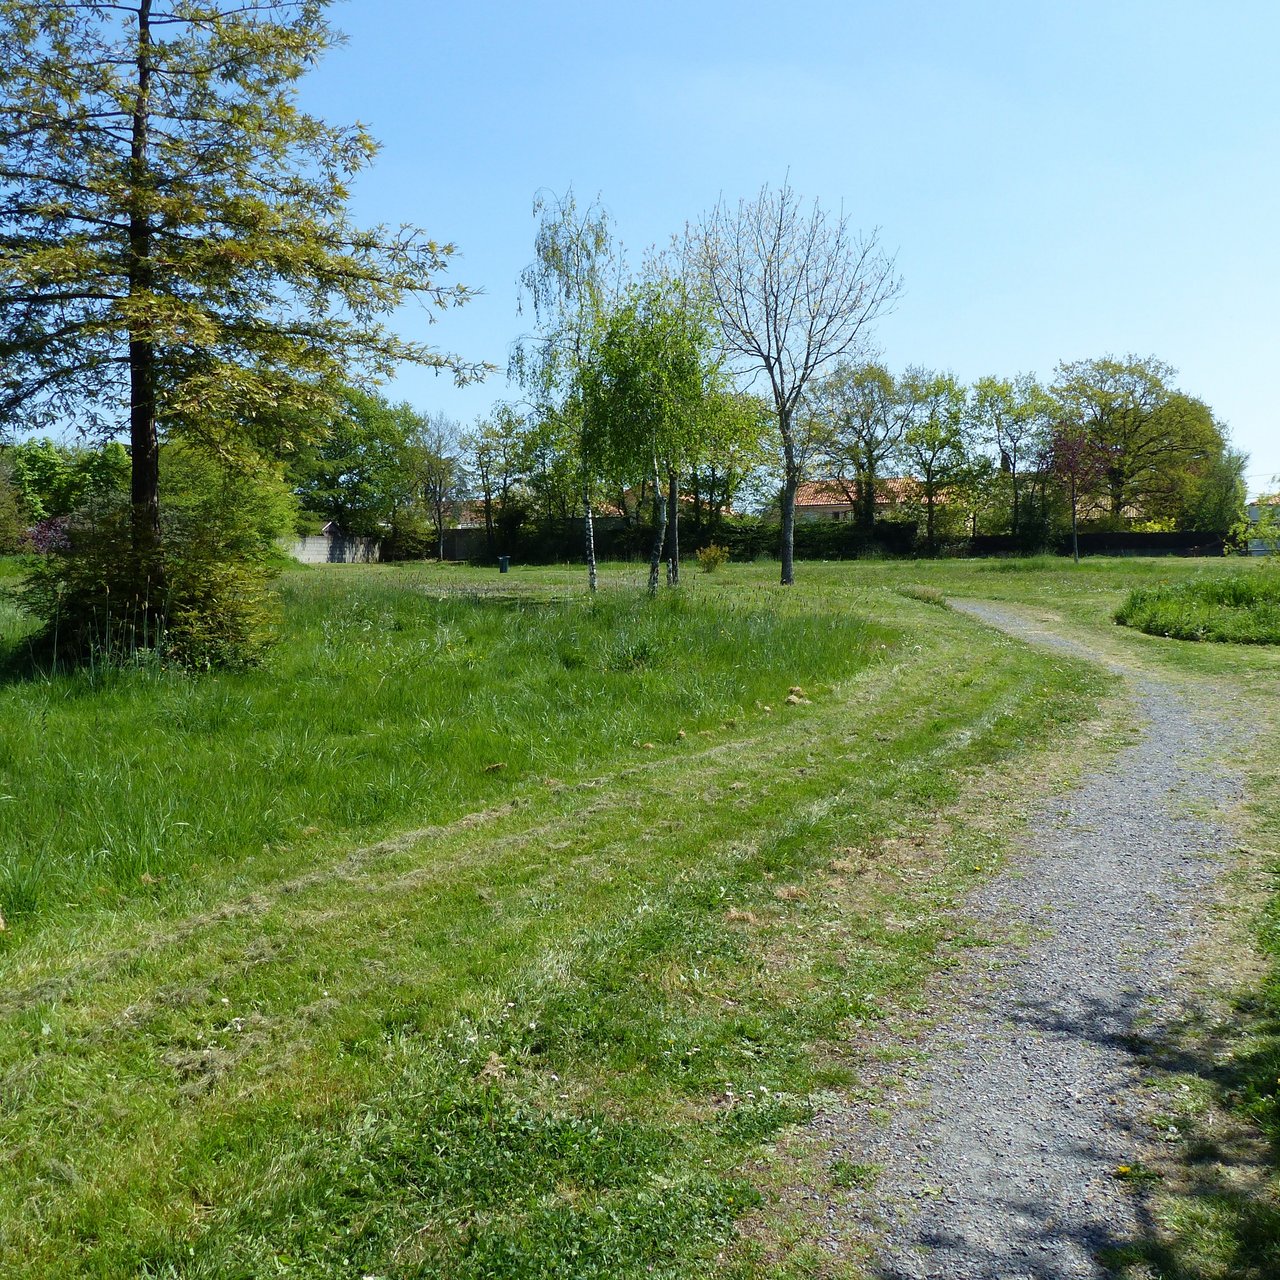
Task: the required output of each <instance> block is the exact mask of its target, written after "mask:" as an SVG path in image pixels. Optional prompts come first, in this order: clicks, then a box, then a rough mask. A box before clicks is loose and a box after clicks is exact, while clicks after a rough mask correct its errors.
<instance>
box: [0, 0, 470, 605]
mask: <svg viewBox="0 0 1280 1280" xmlns="http://www.w3.org/2000/svg"><path fill="white" fill-rule="evenodd" d="M326 7H327V0H296V2H295V0H204V2H202V0H115V2H113V3H105V0H103V2H99V0H80V2H77V0H66V2H64V3H58V4H49V3H44V2H42V0H0V164H2V165H3V167H4V172H5V178H6V185H5V191H4V194H3V196H0V243H3V246H4V252H3V257H0V280H2V282H3V288H2V289H0V335H2V337H0V360H2V361H3V364H4V367H5V372H6V384H5V391H4V393H3V397H2V398H0V411H3V413H4V414H5V415H6V416H7V417H9V418H10V419H11V420H17V421H19V422H20V423H21V424H23V425H26V426H37V427H38V426H41V425H44V424H47V423H49V422H52V421H55V420H70V419H74V420H75V421H77V422H80V423H83V424H84V425H85V427H86V429H87V430H88V431H90V432H91V433H95V434H98V435H99V436H102V437H108V436H112V435H114V434H116V433H117V432H122V433H125V434H127V436H128V440H129V456H130V463H131V486H130V489H131V492H130V499H131V501H130V507H131V523H130V530H131V532H130V538H129V558H130V562H131V575H130V576H131V579H132V587H131V588H130V589H131V591H132V593H133V596H134V597H135V600H136V601H137V602H138V604H139V607H143V608H144V609H145V611H146V612H147V614H148V616H149V619H150V621H151V623H152V624H154V623H155V622H157V621H159V620H160V618H161V616H162V615H163V613H164V611H165V609H166V608H168V607H169V606H170V605H174V606H175V607H176V603H177V602H175V601H174V600H173V599H172V596H171V593H170V592H169V591H168V590H167V587H166V581H167V572H166V564H167V550H166V546H165V539H164V536H163V527H162V521H161V518H160V501H161V488H160V480H159V477H160V450H159V446H160V442H161V441H162V440H163V439H172V440H184V441H187V442H188V443H189V444H190V445H191V446H192V447H194V448H199V449H201V450H203V451H204V452H206V453H208V454H210V455H212V456H217V457H219V458H221V459H223V460H225V461H228V462H233V463H236V464H238V465H240V466H241V467H242V469H246V470H252V468H253V466H254V464H255V457H254V455H255V452H256V449H255V444H256V442H257V440H258V437H259V431H260V424H261V423H262V421H263V420H264V419H269V420H271V421H272V422H276V423H279V422H292V423H295V424H299V428H300V429H301V430H305V429H306V428H305V424H307V423H309V422H311V421H322V420H323V419H324V417H325V416H326V414H327V411H328V409H329V408H330V406H331V404H332V401H333V398H334V397H335V396H336V395H337V394H338V392H339V390H340V388H341V386H342V385H344V384H345V382H346V380H347V377H348V373H349V368H350V367H351V365H352V364H353V363H354V364H355V365H358V366H361V367H363V368H365V369H366V370H369V371H371V372H375V373H377V372H387V371H390V369H391V368H392V367H393V366H394V365H395V363H396V362H398V361H402V360H410V361H417V362H420V363H424V364H428V365H434V366H436V367H438V368H449V369H452V370H453V371H454V372H455V373H456V374H457V375H459V376H462V377H465V376H467V375H469V374H471V373H474V372H476V370H475V369H474V367H468V366H465V365H464V364H463V363H462V362H461V361H459V360H458V359H457V358H455V357H452V356H448V355H444V354H441V353H440V352H438V351H434V350H432V349H430V348H429V347H427V346H425V345H423V344H420V343H415V342H407V341H404V340H402V339H400V338H398V337H396V336H395V335H394V334H393V333H391V332H390V331H389V330H388V329H387V328H386V327H385V326H384V325H383V324H382V323H381V317H383V316H385V315H386V314H388V313H389V312H390V311H391V310H392V309H393V308H394V307H395V306H396V305H397V304H398V303H399V302H400V301H401V299H402V298H404V297H405V296H406V295H412V294H416V295H418V296H420V297H424V298H426V299H427V300H428V301H429V302H431V303H434V304H436V305H438V306H448V305H450V304H454V303H459V302H462V301H464V300H465V299H466V297H467V296H468V294H467V290H466V289H465V288H464V287H463V286H454V287H451V288H446V287H443V286H441V285H440V284H439V283H438V279H437V277H438V274H439V272H440V271H441V270H443V269H444V268H445V267H446V265H447V263H448V259H449V257H450V255H451V254H452V252H453V247H452V246H451V245H447V244H439V243H437V242H436V241H434V240H432V239H431V238H430V237H428V236H427V235H426V234H425V233H423V232H421V231H418V230H415V229H413V228H410V227H401V228H399V229H392V230H389V229H386V228H374V229H372V230H367V229H362V228H359V227H357V226H356V225H354V224H353V222H352V221H351V219H350V217H349V215H348V212H347V208H346V204H347V199H348V194H349V189H350V182H351V178H352V176H353V175H354V174H355V173H357V172H358V171H359V170H360V169H362V168H364V167H365V166H366V165H367V164H368V163H369V161H370V160H371V159H372V158H373V155H374V152H375V150H376V146H375V143H374V142H373V140H372V139H371V138H370V137H369V135H368V134H367V133H366V131H365V130H364V129H363V128H361V127H358V126H357V127H354V128H336V127H333V126H330V125H328V124H326V123H324V122H323V121H321V120H318V119H316V118H314V117H313V116H310V115H308V114H306V113H305V112H304V111H302V110H301V109H300V107H299V105H298V101H297V84H298V81H299V79H300V77H301V76H302V75H303V73H304V72H305V71H306V69H307V67H308V66H310V65H311V64H312V63H314V62H315V60H316V59H317V58H318V57H320V56H321V55H322V54H323V53H324V52H325V51H326V50H327V49H329V48H330V47H332V46H333V44H334V43H335V42H336V40H337V38H338V37H337V36H336V35H335V33H334V32H333V31H332V30H331V28H330V27H329V26H328V24H327V23H326V21H325V18H324V12H325V9H326Z"/></svg>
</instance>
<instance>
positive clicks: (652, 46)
mask: <svg viewBox="0 0 1280 1280" xmlns="http://www.w3.org/2000/svg"><path fill="white" fill-rule="evenodd" d="M331 16H332V18H333V21H334V23H335V25H337V26H338V27H339V28H341V29H342V30H343V31H345V32H346V33H347V35H348V36H349V41H348V43H347V44H346V46H345V47H343V48H342V49H340V50H338V51H336V52H335V53H333V54H332V55H330V56H329V57H328V58H327V59H326V60H325V61H324V62H323V63H322V64H321V65H320V67H319V68H318V69H317V70H316V71H315V72H314V73H313V74H312V75H311V76H310V77H309V78H308V81H307V83H306V87H305V91H304V101H305V103H306V105H307V106H308V107H309V108H310V109H312V110H314V111H317V112H318V113H320V114H322V115H324V116H325V117H326V118H327V119H329V120H331V121H332V122H334V123H338V122H349V121H352V120H356V119H359V120H361V121H363V122H364V123H366V124H368V125H369V126H370V127H371V129H372V131H373V133H374V135H375V136H376V137H377V138H379V139H380V140H381V142H382V143H383V146H384V149H383V152H382V154H381V156H380V157H379V159H378V161H377V162H376V164H375V165H374V167H373V169H372V170H370V171H369V172H368V173H367V174H366V175H364V176H363V177H362V178H361V179H360V180H359V185H358V188H357V193H356V201H355V206H356V212H357V214H358V216H359V217H360V218H361V219H362V220H364V221H386V222H390V223H399V222H402V221H403V222H413V223H416V224H418V225H421V226H423V227H425V228H426V229H427V230H428V231H429V232H430V233H431V234H432V235H433V236H435V237H436V238H437V239H441V240H452V241H454V242H456V243H457V244H458V246H459V248H460V250H461V254H462V256H461V257H460V259H458V260H457V262H456V267H455V268H454V270H453V271H452V273H451V274H452V275H453V276H455V277H456V279H458V280H460V281H465V282H466V283H467V284H468V285H470V286H473V287H479V288H482V289H483V290H484V296H482V297H480V298H478V299H476V300H475V301H474V302H473V303H471V304H470V305H469V306H467V307H466V308H465V309H463V310H461V311H455V312H450V313H447V314H445V315H443V316H441V318H440V319H439V321H438V322H437V323H436V324H434V325H430V326H428V324H427V322H426V318H425V313H424V312H423V310H422V309H421V308H419V307H414V308H410V309H407V310H406V311H405V312H404V313H403V314H402V315H401V316H400V317H398V319H397V325H398V327H400V328H401V329H402V331H404V332H405V333H406V334H412V335H413V336H416V337H425V338H427V339H428V340H430V341H431V342H432V343H433V344H434V345H436V346H439V347H443V348H447V349H450V350H454V351H457V352H460V353H461V354H463V355H464V356H466V357H467V358H469V359H480V360H488V361H491V362H492V363H494V364H496V365H498V366H499V367H500V369H501V370H503V372H500V373H499V374H496V375H494V376H493V377H492V378H491V379H489V381H487V382H486V383H484V384H482V385H480V386H476V387H471V388H468V389H465V390H462V391H458V390H456V389H455V388H454V387H453V386H452V384H451V383H450V382H449V381H448V380H447V379H444V378H436V377H433V376H432V375H431V374H429V373H425V372H423V371H421V370H406V371H405V372H404V373H403V374H402V375H401V376H400V378H399V379H398V380H397V381H396V382H395V383H394V384H393V385H392V386H391V387H390V388H388V394H390V395H391V396H392V397H393V398H396V399H401V398H404V399H408V400H410V401H412V402H413V403H414V404H415V405H416V406H417V407H419V408H421V409H441V410H444V411H446V412H448V413H450V414H453V415H454V416H456V417H459V418H461V419H463V420H464V421H470V420H472V419H473V418H475V417H476V416H478V415H480V414H482V413H484V412H485V411H486V410H487V409H488V407H489V406H490V405H491V404H492V403H493V401H495V400H498V399H503V398H511V397H516V396H517V394H518V393H517V392H516V391H515V390H514V389H510V388H508V387H507V386H506V380H505V367H506V361H507V353H508V348H509V346H510V343H511V341H512V339H513V338H514V337H515V336H516V335H517V334H518V333H519V332H520V331H521V329H522V328H524V327H525V326H526V324H527V322H526V321H525V320H522V319H521V317H519V316H518V315H517V311H516V299H517V289H516V278H517V276H518V274H519V272H520V270H521V268H522V267H523V266H524V265H525V264H526V263H527V262H528V261H529V260H530V259H531V257H532V246H533V234H534V222H533V218H532V213H531V203H532V198H533V194H534V192H535V191H536V190H538V189H539V188H549V189H551V190H554V191H556V192H563V191H564V190H565V189H566V188H567V187H568V186H569V185H570V184H572V185H573V187H574V188H575V190H576V191H577V193H578V194H579V196H580V197H583V198H586V199H590V198H591V197H593V196H595V195H596V194H597V193H598V194H599V195H600V196H601V197H602V199H603V202H604V203H605V205H606V206H607V207H608V209H609V210H610V212H611V214H612V215H613V218H614V220H615V224H616V227H617V230H618V234H619V236H620V238H621V239H622V240H623V242H624V243H625V244H626V245H627V246H628V248H629V249H630V250H631V251H632V252H633V253H634V254H635V256H636V258H638V257H639V256H640V254H641V253H642V252H643V250H644V249H645V248H646V247H647V246H648V245H650V244H653V243H663V242H665V241H666V240H667V238H668V237H669V236H670V235H671V234H672V233H673V232H676V231H678V230H679V229H680V228H681V227H682V226H683V224H684V222H685V221H686V220H687V219H692V218H696V217H697V216H698V215H699V214H700V213H701V212H702V211H703V210H705V209H707V208H709V207H711V206H712V205H714V203H715V202H716V200H717V199H718V198H719V197H720V196H721V195H723V196H724V197H726V198H728V199H731V200H736V199H737V198H738V197H740V196H750V195H753V194H755V193H756V192H757V191H758V190H759V188H760V186H761V184H762V183H764V182H766V181H767V182H771V183H773V184H777V183H778V182H779V181H780V180H781V179H782V178H783V176H784V175H785V174H786V173H787V172H788V171H789V172H790V178H791V183H792V185H793V186H794V187H795V188H796V190H797V191H799V192H801V193H802V194H804V195H805V196H807V197H816V198H817V199H818V200H819V201H820V202H821V203H822V204H823V205H824V206H825V207H830V208H836V207H838V206H841V205H843V207H844V208H845V210H846V211H848V212H849V213H850V214H851V215H852V219H853V221H854V223H855V225H857V226H859V227H861V228H863V229H864V230H870V229H872V228H876V227H878V228H879V229H880V236H881V240H882V243H883V244H884V245H885V246H886V247H888V248H889V249H890V250H892V251H896V253H897V260H898V266H899V269H900V270H901V273H902V275H903V277H904V282H905V292H904V295H903V296H902V298H901V300H900V302H899V304H898V306H897V309H896V311H895V312H894V314H893V315H892V316H890V317H889V318H888V319H886V320H884V321H882V322H881V323H880V325H879V327H878V330H877V334H876V337H877V340H878V342H879V345H880V346H881V348H882V350H883V353H884V356H885V358H886V360H887V361H888V363H889V364H890V365H891V366H892V367H895V368H901V367H903V366H905V365H907V364H920V365H925V366H928V367H932V368H938V369H950V370H952V371H953V372H955V373H956V374H957V375H959V376H960V377H961V378H963V379H965V380H966V381H968V380H972V379H974V378H977V377H979V376H981V375H983V374H986V373H999V374H1013V373H1017V372H1020V371H1023V370H1032V371H1035V372H1036V373H1038V374H1039V375H1041V376H1042V377H1043V378H1046V379H1047V378H1050V377H1051V376H1052V372H1053V367H1054V365H1055V364H1056V363H1057V362H1058V361H1059V360H1063V359H1080V358H1086V357H1093V356H1101V355H1105V354H1109V353H1111V354H1117V355H1123V354H1125V353H1127V352H1136V353H1139V354H1142V355H1148V354H1154V355H1157V356H1159V357H1160V358H1161V359H1163V360H1165V361H1166V362H1168V363H1169V364H1171V365H1173V366H1174V367H1175V368H1176V369H1177V370H1178V371H1179V374H1178V383H1179V385H1180V386H1181V388H1182V389H1183V390H1184V391H1186V392H1188V393H1190V394H1192V395H1195V396H1199V397H1200V398H1202V399H1203V400H1205V401H1207V402H1208V403H1209V404H1210V405H1211V406H1212V408H1213V409H1214V411H1215V412H1216V414H1217V415H1218V417H1219V418H1220V419H1222V420H1224V421H1225V422H1226V423H1227V424H1228V426H1229V427H1230V430H1231V434H1232V438H1233V441H1234V442H1235V444H1236V445H1237V446H1238V447H1239V448H1241V449H1243V450H1245V451H1247V452H1248V453H1249V454H1250V455H1251V461H1250V464H1249V467H1248V471H1249V477H1250V478H1249V484H1250V489H1251V491H1252V490H1256V489H1260V488H1264V487H1266V486H1267V484H1268V482H1269V480H1270V478H1271V477H1272V476H1274V475H1277V474H1280V412H1278V411H1277V407H1276V396H1275V388H1276V383H1277V379H1278V378H1280V360H1278V359H1277V356H1278V354H1280V343H1278V342H1277V338H1278V337H1280V166H1278V161H1280V75H1278V74H1277V71H1276V56H1277V50H1278V49H1280V5H1277V4H1275V2H1274V0H1221V3H1220V4H1218V5H1215V6H1210V5H1209V4H1208V3H1207V0H1199V2H1197V3H1190V2H1181V0H1058V2H1056V3H1050V2H1048V0H1043V2H1042V0H1005V2H988V3H979V2H978V0H933V2H925V0H916V2H914V3H913V2H911V0H902V2H897V3H892V2H890V0H880V2H878V3H868V2H865V0H845V2H844V3H838V2H835V0H831V2H828V0H800V2H799V3H793V4H791V5H789V6H783V5H780V4H776V3H770V4H762V3H757V2H756V0H738V2H736V3H732V4H730V3H725V2H723V0H683V2H682V3H672V2H671V0H656V2H653V0H651V2H649V3H643V4H639V3H635V4H628V3H618V4H601V3H599V2H598V0H597V2H595V3H585V2H584V3H578V2H576V0H539V3H528V2H527V0H526V2H523V3H512V2H498V0H493V2H486V0H470V2H467V3H462V2H456V0H455V3H451V4H430V3H415V2H412V0H352V2H351V3H341V4H335V5H334V7H333V9H332V11H331Z"/></svg>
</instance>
